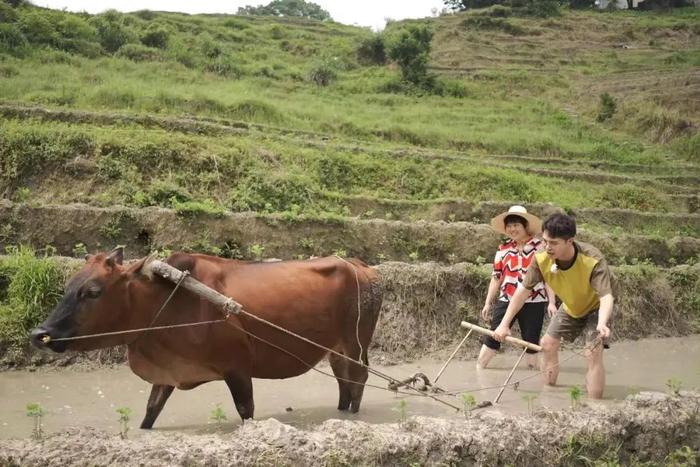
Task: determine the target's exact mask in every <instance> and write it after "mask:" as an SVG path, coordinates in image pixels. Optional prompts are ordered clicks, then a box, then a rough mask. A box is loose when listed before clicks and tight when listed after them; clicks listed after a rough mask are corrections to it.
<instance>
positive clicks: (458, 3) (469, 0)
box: [443, 0, 506, 11]
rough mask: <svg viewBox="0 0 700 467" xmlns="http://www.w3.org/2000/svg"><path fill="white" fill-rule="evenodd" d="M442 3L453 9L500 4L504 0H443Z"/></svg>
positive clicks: (469, 8)
mask: <svg viewBox="0 0 700 467" xmlns="http://www.w3.org/2000/svg"><path fill="white" fill-rule="evenodd" d="M443 3H444V5H445V6H446V7H447V8H449V9H450V10H453V11H462V10H471V9H472V8H486V7H489V6H492V5H502V4H504V3H506V2H505V1H504V0H443Z"/></svg>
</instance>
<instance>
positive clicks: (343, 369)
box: [328, 354, 352, 410]
mask: <svg viewBox="0 0 700 467" xmlns="http://www.w3.org/2000/svg"><path fill="white" fill-rule="evenodd" d="M328 361H329V362H330V363H331V368H332V369H333V374H334V375H335V378H336V380H337V381H338V391H339V393H340V396H339V398H338V410H348V409H349V408H350V402H351V401H352V393H351V391H350V385H351V384H350V383H348V382H347V380H348V379H350V375H349V374H348V363H349V362H348V361H347V360H345V359H344V358H342V357H339V356H337V355H335V354H329V355H328Z"/></svg>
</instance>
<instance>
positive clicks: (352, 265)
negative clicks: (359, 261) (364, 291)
mask: <svg viewBox="0 0 700 467" xmlns="http://www.w3.org/2000/svg"><path fill="white" fill-rule="evenodd" d="M334 256H335V257H336V258H338V259H339V260H341V261H345V262H346V263H348V264H349V265H350V267H352V270H353V272H354V273H355V285H356V286H357V322H356V323H355V338H356V339H357V345H358V346H359V347H360V356H359V357H358V358H357V360H358V361H359V360H362V354H363V353H364V349H363V348H362V342H360V310H361V308H360V298H361V297H360V279H359V278H358V277H357V268H356V267H355V265H354V264H352V263H351V262H350V261H348V260H346V259H345V258H341V257H340V256H338V255H334Z"/></svg>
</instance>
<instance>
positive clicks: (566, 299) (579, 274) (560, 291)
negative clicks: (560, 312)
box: [535, 249, 600, 318]
mask: <svg viewBox="0 0 700 467" xmlns="http://www.w3.org/2000/svg"><path fill="white" fill-rule="evenodd" d="M535 259H536V261H537V265H538V266H539V267H540V272H541V273H542V277H543V278H544V282H545V283H546V284H547V285H549V286H550V287H551V288H552V290H554V293H555V294H557V296H558V297H559V298H560V299H561V301H562V302H563V304H564V311H566V312H567V313H568V314H569V315H570V316H572V317H574V318H581V317H583V316H586V315H587V314H588V313H590V312H591V311H593V310H596V309H597V308H598V306H599V305H600V301H599V300H598V294H597V293H596V291H595V290H594V289H593V287H591V273H592V272H593V268H594V267H595V265H596V264H598V261H599V260H598V259H596V258H594V257H592V256H588V255H586V254H584V253H583V252H582V251H581V250H580V249H579V250H578V253H577V256H576V260H575V261H574V264H573V265H572V266H571V267H570V268H569V269H559V268H558V267H556V262H555V261H554V260H553V259H551V258H550V257H549V256H548V255H547V253H546V252H544V251H543V252H540V253H537V254H536V255H535Z"/></svg>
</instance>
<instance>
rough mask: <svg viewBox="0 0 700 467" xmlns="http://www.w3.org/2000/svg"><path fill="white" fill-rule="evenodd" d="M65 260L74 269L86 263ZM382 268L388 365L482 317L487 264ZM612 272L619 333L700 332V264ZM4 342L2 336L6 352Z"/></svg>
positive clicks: (96, 359) (117, 356)
mask: <svg viewBox="0 0 700 467" xmlns="http://www.w3.org/2000/svg"><path fill="white" fill-rule="evenodd" d="M63 261H64V262H63V264H64V265H65V267H66V268H67V271H70V273H72V272H74V271H76V270H77V269H78V268H80V267H81V265H82V263H83V262H82V261H81V260H63ZM377 268H378V270H379V273H380V275H381V278H382V282H383V285H384V301H383V306H382V311H381V315H380V319H379V323H378V325H377V330H376V332H375V336H374V339H373V343H372V348H371V350H370V359H371V360H373V361H381V362H382V363H384V364H387V363H389V364H390V363H398V362H406V361H411V360H414V359H416V358H420V357H422V356H425V355H426V354H431V353H440V352H444V351H445V350H447V349H452V348H453V347H454V346H456V344H457V343H458V342H459V341H460V340H461V338H462V337H463V336H464V330H463V329H461V328H460V326H459V323H460V322H461V321H462V320H466V321H470V322H472V323H481V321H480V318H479V312H480V310H481V308H482V306H483V301H484V298H485V296H486V289H487V285H488V280H489V270H488V266H475V265H472V264H466V263H461V264H455V265H452V266H442V265H439V264H436V263H420V264H407V263H399V262H387V263H382V264H380V265H379V266H377ZM613 271H614V273H615V277H616V300H615V314H614V339H615V340H619V339H637V338H642V337H652V336H679V335H685V334H688V333H695V332H700V309H698V308H697V304H698V303H700V297H699V296H698V294H700V264H698V265H695V266H692V267H691V266H678V267H675V268H673V269H660V268H654V267H651V266H634V267H632V266H626V267H618V268H613ZM234 298H235V297H234ZM481 324H482V325H484V323H481ZM479 345H480V344H479V341H478V340H477V339H476V338H475V339H471V340H470V341H468V342H467V344H466V347H465V349H466V350H465V351H466V352H472V353H474V354H475V353H476V352H477V351H478V347H479ZM2 347H3V346H2V342H0V352H1V351H2ZM118 361H124V352H123V350H121V349H113V350H101V351H95V352H91V353H88V354H73V353H69V354H65V355H64V354H61V355H56V354H49V353H44V352H38V351H34V350H32V349H30V348H28V349H27V352H26V353H20V354H18V353H15V352H12V353H10V352H5V353H4V356H3V357H2V359H0V366H4V367H17V366H27V365H41V364H46V363H51V364H54V365H67V364H73V363H84V362H93V363H98V364H99V363H112V362H118Z"/></svg>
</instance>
